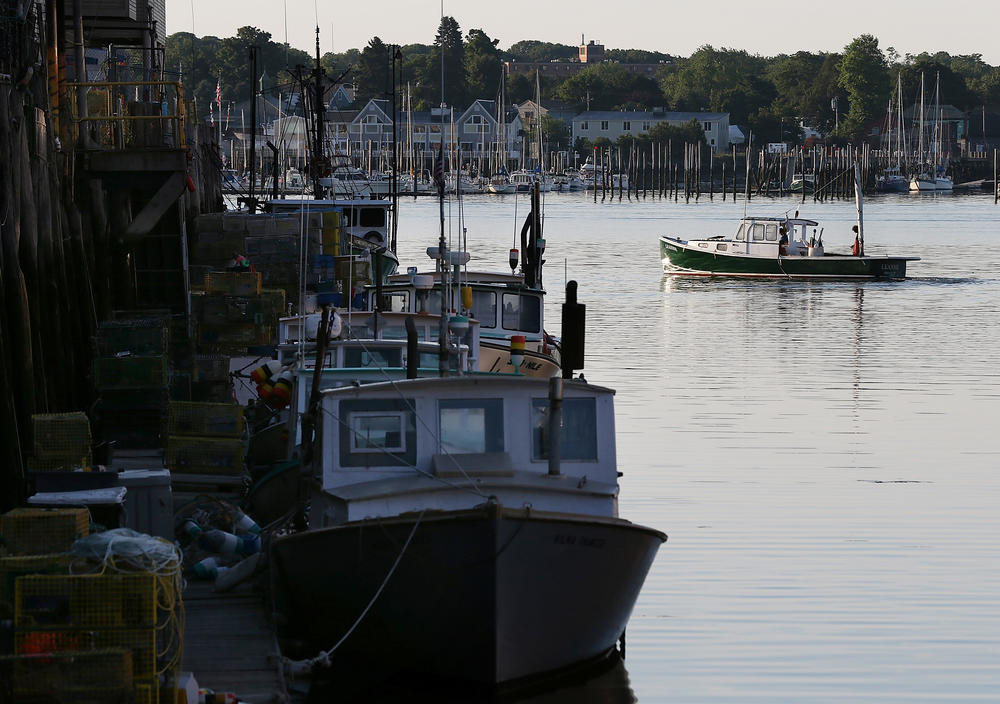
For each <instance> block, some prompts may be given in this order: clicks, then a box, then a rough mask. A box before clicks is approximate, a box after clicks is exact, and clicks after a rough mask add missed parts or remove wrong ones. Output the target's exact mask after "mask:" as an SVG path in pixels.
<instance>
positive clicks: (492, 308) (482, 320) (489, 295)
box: [470, 289, 497, 328]
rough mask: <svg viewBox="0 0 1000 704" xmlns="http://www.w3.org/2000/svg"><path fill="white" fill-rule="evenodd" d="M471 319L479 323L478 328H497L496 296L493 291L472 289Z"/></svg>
mask: <svg viewBox="0 0 1000 704" xmlns="http://www.w3.org/2000/svg"><path fill="white" fill-rule="evenodd" d="M470 313H472V317H473V318H475V319H476V320H478V321H479V325H480V327H484V328H495V327H496V326H497V294H496V293H495V292H493V291H477V290H476V289H472V310H471V311H470Z"/></svg>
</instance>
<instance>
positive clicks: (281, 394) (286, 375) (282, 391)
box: [268, 371, 292, 409]
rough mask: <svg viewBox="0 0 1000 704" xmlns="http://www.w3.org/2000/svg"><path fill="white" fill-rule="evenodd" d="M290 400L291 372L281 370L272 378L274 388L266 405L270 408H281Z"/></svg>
mask: <svg viewBox="0 0 1000 704" xmlns="http://www.w3.org/2000/svg"><path fill="white" fill-rule="evenodd" d="M291 400H292V373H291V372H290V371H283V372H281V374H279V375H278V376H277V378H276V379H275V380H274V389H273V390H272V391H271V397H270V398H269V399H268V405H270V406H271V407H272V408H276V409H281V408H284V407H285V406H287V405H288V402H289V401H291Z"/></svg>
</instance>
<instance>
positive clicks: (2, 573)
mask: <svg viewBox="0 0 1000 704" xmlns="http://www.w3.org/2000/svg"><path fill="white" fill-rule="evenodd" d="M72 559H73V558H72V557H71V556H70V555H67V554H65V553H61V554H60V553H56V554H53V555H23V556H18V557H0V605H3V604H7V605H9V606H10V610H11V612H12V613H13V610H14V581H15V580H16V579H17V578H18V577H28V576H32V575H39V574H68V573H69V565H70V562H72ZM0 608H2V607H0Z"/></svg>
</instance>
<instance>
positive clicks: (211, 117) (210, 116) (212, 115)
mask: <svg viewBox="0 0 1000 704" xmlns="http://www.w3.org/2000/svg"><path fill="white" fill-rule="evenodd" d="M213 104H214V103H209V104H208V119H209V120H210V121H211V123H212V127H215V111H214V110H212V105H213ZM220 117H221V115H220Z"/></svg>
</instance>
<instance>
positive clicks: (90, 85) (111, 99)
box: [67, 81, 187, 149]
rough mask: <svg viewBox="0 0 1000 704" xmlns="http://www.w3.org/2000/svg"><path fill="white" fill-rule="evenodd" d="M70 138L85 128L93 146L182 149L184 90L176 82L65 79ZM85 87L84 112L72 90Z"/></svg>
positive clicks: (76, 136)
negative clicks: (77, 80)
mask: <svg viewBox="0 0 1000 704" xmlns="http://www.w3.org/2000/svg"><path fill="white" fill-rule="evenodd" d="M67 87H68V88H69V90H70V91H71V93H72V95H71V98H70V100H68V101H67V105H68V106H70V107H71V110H72V112H71V114H70V125H71V127H70V131H71V134H70V137H71V138H72V139H73V140H74V141H76V140H77V139H78V137H79V134H80V130H85V131H86V134H87V137H88V140H89V146H90V147H93V148H98V149H102V148H103V149H139V148H153V149H156V148H160V149H163V148H174V149H184V148H185V147H186V146H187V141H186V138H185V135H184V93H183V88H182V86H181V84H180V83H178V82H176V81H91V82H86V83H69V84H67ZM79 90H87V115H86V116H81V115H79V113H78V111H77V109H76V105H77V101H76V95H77V91H79Z"/></svg>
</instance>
